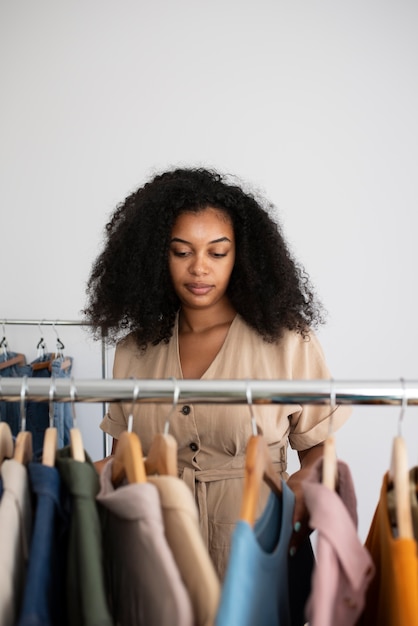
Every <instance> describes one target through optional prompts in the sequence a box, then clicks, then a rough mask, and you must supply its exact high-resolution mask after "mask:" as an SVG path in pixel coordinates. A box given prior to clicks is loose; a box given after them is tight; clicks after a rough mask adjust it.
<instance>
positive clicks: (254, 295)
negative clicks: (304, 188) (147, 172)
mask: <svg viewBox="0 0 418 626" xmlns="http://www.w3.org/2000/svg"><path fill="white" fill-rule="evenodd" d="M257 195H258V194H255V193H252V192H251V193H248V192H246V191H244V189H243V186H242V185H241V186H240V185H238V184H233V182H231V178H230V177H227V176H224V175H221V174H219V173H218V172H216V171H213V170H208V169H203V168H177V169H173V170H171V171H167V172H164V173H162V174H158V175H156V176H154V178H153V179H152V180H150V181H149V182H147V183H146V184H145V185H143V186H142V187H140V188H139V189H138V190H137V191H135V192H134V193H132V194H131V195H129V196H128V197H127V198H126V199H125V201H124V202H123V203H122V204H120V205H119V206H118V207H116V210H115V211H114V213H113V215H112V216H111V219H110V221H109V222H108V223H107V224H106V231H105V232H106V242H105V246H104V249H103V251H102V252H101V254H100V255H99V256H98V258H97V259H96V261H95V262H94V264H93V267H92V270H91V274H90V277H89V280H88V282H87V289H86V293H87V296H88V301H87V306H86V308H85V309H84V314H85V315H86V318H87V320H88V321H89V322H90V324H91V327H92V329H93V332H94V334H95V335H96V336H97V337H98V336H101V337H106V338H107V341H108V342H109V343H115V342H117V341H118V340H119V339H120V338H121V337H122V336H124V335H126V334H128V332H129V333H133V335H134V337H135V339H136V342H137V344H138V346H140V347H146V345H148V344H150V343H151V344H154V345H155V344H158V343H160V342H161V341H165V342H167V341H168V340H169V338H170V336H171V334H172V330H173V326H174V322H175V318H176V314H177V311H178V310H179V308H180V301H179V299H178V297H177V295H176V293H175V291H174V288H173V286H172V282H171V278H170V274H169V269H168V251H169V243H170V238H171V230H172V227H173V224H174V222H175V220H176V218H177V217H178V215H179V214H181V213H183V212H189V211H191V212H199V211H202V210H204V209H205V208H207V207H208V206H211V207H215V208H217V209H221V210H222V211H224V212H225V213H226V214H227V215H228V216H229V218H230V219H231V221H232V224H233V228H234V233H235V242H236V258H235V265H234V268H233V271H232V274H231V278H230V282H229V286H228V292H227V293H228V296H229V299H230V301H231V303H232V305H233V306H234V307H235V309H236V311H237V312H238V313H239V314H240V315H241V316H242V318H243V319H244V320H245V321H246V323H247V324H248V325H249V326H251V327H252V328H253V329H254V330H255V331H257V332H258V333H259V334H260V335H261V336H262V337H263V339H264V340H266V341H269V342H270V341H274V340H276V339H278V338H279V337H280V336H281V334H282V332H283V330H284V329H290V330H295V331H297V332H299V333H301V334H302V335H306V334H307V333H308V331H309V328H312V327H315V326H318V324H320V323H322V322H323V311H322V307H321V304H320V303H319V301H318V300H317V298H316V296H315V294H314V292H313V288H312V286H311V284H310V280H309V277H308V275H307V274H306V272H305V270H304V269H303V267H301V266H300V265H298V264H297V263H296V261H295V260H294V259H293V258H292V255H291V253H290V250H289V247H288V245H287V244H286V242H285V240H284V237H283V234H282V233H281V229H280V228H279V225H278V223H277V222H276V221H275V219H273V217H272V216H271V209H272V208H273V207H272V205H270V204H268V203H266V202H265V201H264V200H263V199H260V198H259V199H257Z"/></svg>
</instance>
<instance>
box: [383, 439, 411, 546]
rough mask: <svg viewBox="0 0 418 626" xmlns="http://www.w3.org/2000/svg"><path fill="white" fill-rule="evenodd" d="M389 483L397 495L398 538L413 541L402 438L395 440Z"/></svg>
mask: <svg viewBox="0 0 418 626" xmlns="http://www.w3.org/2000/svg"><path fill="white" fill-rule="evenodd" d="M389 481H390V484H391V485H393V490H394V493H395V509H396V524H397V527H398V537H400V538H402V539H413V538H414V531H413V524H412V511H411V500H410V495H409V466H408V453H407V449H406V444H405V440H404V438H403V437H401V436H399V435H398V436H397V437H395V438H394V439H393V443H392V455H391V462H390V470H389Z"/></svg>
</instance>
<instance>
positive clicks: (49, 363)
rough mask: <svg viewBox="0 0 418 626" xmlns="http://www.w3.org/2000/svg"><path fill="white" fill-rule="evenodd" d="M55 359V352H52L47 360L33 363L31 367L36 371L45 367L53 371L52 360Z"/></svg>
mask: <svg viewBox="0 0 418 626" xmlns="http://www.w3.org/2000/svg"><path fill="white" fill-rule="evenodd" d="M54 359H55V352H51V354H50V355H49V358H48V359H45V361H39V363H32V364H31V368H32V369H33V371H34V372H37V371H39V370H45V369H48V370H49V371H51V368H52V362H53V361H54Z"/></svg>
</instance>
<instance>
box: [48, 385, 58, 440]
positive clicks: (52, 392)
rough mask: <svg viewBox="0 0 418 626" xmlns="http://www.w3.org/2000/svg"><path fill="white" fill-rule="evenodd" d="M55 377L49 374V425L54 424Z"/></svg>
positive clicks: (51, 426)
mask: <svg viewBox="0 0 418 626" xmlns="http://www.w3.org/2000/svg"><path fill="white" fill-rule="evenodd" d="M55 391H56V388H55V377H54V376H51V384H50V385H49V393H48V395H49V427H50V428H53V426H54V398H55Z"/></svg>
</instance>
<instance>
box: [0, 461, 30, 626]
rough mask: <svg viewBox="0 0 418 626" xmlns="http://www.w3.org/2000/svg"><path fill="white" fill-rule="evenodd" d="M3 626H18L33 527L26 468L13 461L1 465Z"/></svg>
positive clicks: (0, 599) (0, 589)
mask: <svg viewBox="0 0 418 626" xmlns="http://www.w3.org/2000/svg"><path fill="white" fill-rule="evenodd" d="M0 471H1V475H2V479H3V489H4V491H3V496H2V499H1V502H0V624H1V626H15V623H16V620H17V617H18V615H19V608H20V605H21V601H22V594H23V589H24V585H25V577H26V567H27V562H28V557H29V543H30V536H31V528H32V511H31V502H30V492H29V481H28V473H27V468H26V467H25V466H24V465H22V464H21V463H18V462H17V461H15V460H14V459H8V460H5V461H3V463H2V464H1V468H0Z"/></svg>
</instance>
